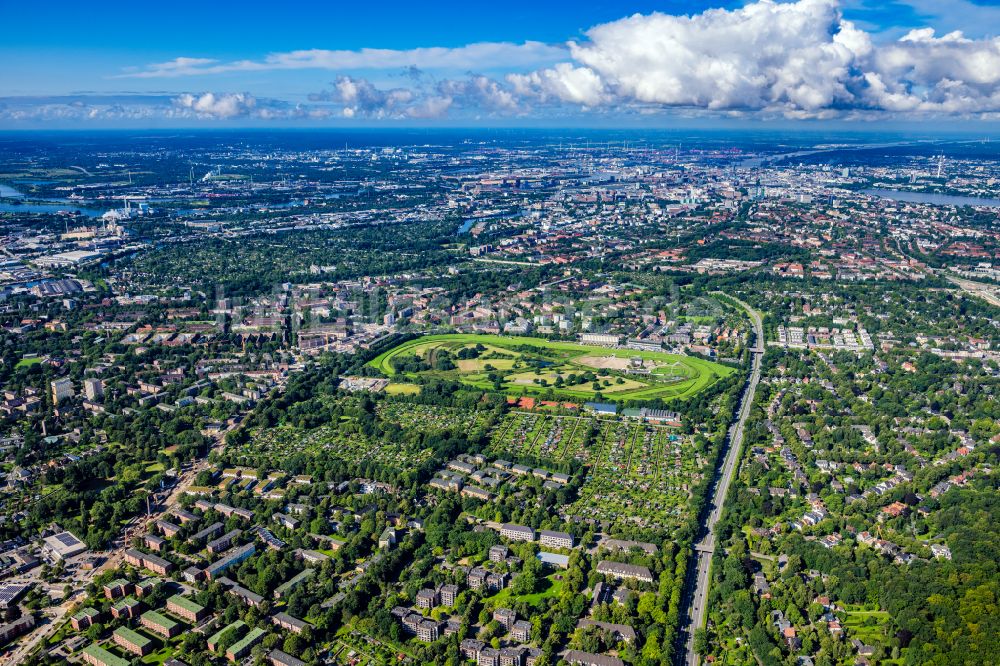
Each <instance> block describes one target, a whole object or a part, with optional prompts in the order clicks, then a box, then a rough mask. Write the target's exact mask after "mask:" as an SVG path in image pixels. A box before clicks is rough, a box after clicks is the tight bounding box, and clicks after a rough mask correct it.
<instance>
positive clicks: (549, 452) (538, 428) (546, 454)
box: [490, 412, 598, 462]
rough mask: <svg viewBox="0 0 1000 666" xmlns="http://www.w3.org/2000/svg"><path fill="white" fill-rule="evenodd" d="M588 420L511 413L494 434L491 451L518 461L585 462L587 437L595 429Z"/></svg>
mask: <svg viewBox="0 0 1000 666" xmlns="http://www.w3.org/2000/svg"><path fill="white" fill-rule="evenodd" d="M597 423H598V422H597V419H595V418H593V417H589V416H552V415H548V414H535V413H531V412H513V413H511V414H508V415H507V417H506V418H504V420H503V421H502V422H501V423H500V424H499V425H498V426H497V428H496V429H495V430H494V431H493V436H492V438H491V441H490V449H491V451H492V452H493V453H494V454H495V455H497V456H498V457H501V458H511V459H513V460H517V459H518V458H521V457H530V458H537V459H542V460H551V461H557V462H562V461H566V460H570V459H576V460H580V461H583V462H586V461H587V459H588V453H589V452H588V449H587V447H586V446H585V444H586V441H587V438H588V433H589V432H590V431H591V430H592V429H594V428H596V427H597Z"/></svg>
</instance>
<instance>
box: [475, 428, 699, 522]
mask: <svg viewBox="0 0 1000 666" xmlns="http://www.w3.org/2000/svg"><path fill="white" fill-rule="evenodd" d="M490 449H491V452H492V453H493V454H494V455H496V456H498V457H506V458H510V459H513V460H517V459H519V458H533V459H542V460H550V461H554V462H556V463H558V462H565V461H569V460H571V459H575V460H579V461H580V462H582V463H583V464H584V465H585V467H584V474H585V475H586V479H585V481H584V484H583V487H582V488H581V489H580V493H579V497H578V499H577V500H576V501H574V502H573V504H571V505H570V506H568V507H565V508H563V509H562V512H561V513H562V514H563V516H564V517H579V518H592V519H595V520H601V521H610V522H612V523H615V522H620V523H621V524H622V525H631V526H636V527H658V528H665V527H675V526H676V525H677V524H678V523H679V522H681V521H682V520H684V519H686V518H687V517H688V511H689V509H690V499H691V495H690V490H691V488H692V487H693V486H694V485H696V484H697V482H698V481H699V480H700V479H701V478H702V476H703V475H704V473H705V472H706V467H707V461H706V459H705V457H704V455H703V452H701V451H699V450H698V449H697V447H696V446H695V444H694V443H693V440H692V438H691V437H690V436H686V435H683V434H681V433H680V431H679V430H677V429H676V428H670V427H667V426H660V425H653V424H649V423H641V422H638V421H634V420H629V419H603V418H602V419H598V418H595V417H592V416H557V415H551V414H536V413H531V412H513V413H510V414H508V415H507V417H506V418H505V419H504V420H503V421H502V422H501V423H500V424H499V425H498V426H497V427H496V429H495V430H494V431H493V435H492V438H491V443H490Z"/></svg>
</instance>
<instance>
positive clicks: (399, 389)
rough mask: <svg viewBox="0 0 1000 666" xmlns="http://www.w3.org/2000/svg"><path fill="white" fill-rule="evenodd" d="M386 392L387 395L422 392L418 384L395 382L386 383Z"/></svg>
mask: <svg viewBox="0 0 1000 666" xmlns="http://www.w3.org/2000/svg"><path fill="white" fill-rule="evenodd" d="M385 393H386V395H417V394H418V393H420V387H419V386H417V385H416V384H398V383H396V382H393V383H391V384H388V385H386V387H385Z"/></svg>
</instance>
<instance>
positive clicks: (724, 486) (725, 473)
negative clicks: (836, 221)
mask: <svg viewBox="0 0 1000 666" xmlns="http://www.w3.org/2000/svg"><path fill="white" fill-rule="evenodd" d="M729 298H732V297H731V296H730V297H729ZM733 300H737V299H733ZM738 302H739V304H740V305H742V306H743V308H744V309H745V310H746V311H747V314H749V315H750V320H751V321H752V322H753V328H754V336H755V341H754V346H753V348H752V349H751V350H750V356H751V364H750V377H749V379H747V384H746V386H745V387H744V389H743V395H742V397H741V399H740V407H739V410H738V411H737V412H736V415H735V417H734V419H733V423H732V424H731V425H730V426H729V431H728V432H727V433H726V441H725V443H724V444H723V453H722V456H723V462H722V466H721V467H720V468H719V469H718V470H716V473H715V482H714V484H713V486H712V488H711V490H710V491H709V496H708V499H707V506H706V507H705V508H704V510H703V511H702V516H703V517H702V522H701V530H700V532H699V537H700V540H699V541H698V542H697V544H695V548H694V552H693V553H692V556H691V563H690V564H689V566H688V573H687V577H686V580H685V590H684V597H683V602H682V604H683V605H682V614H681V622H682V624H681V631H680V635H679V640H678V652H677V656H676V659H675V660H674V663H677V664H688V665H689V666H698V663H699V659H698V655H697V654H696V653H695V651H694V634H695V631H696V630H697V629H699V628H700V627H703V626H704V625H705V615H706V613H707V612H708V608H707V602H708V586H709V582H710V581H709V569H710V568H711V564H712V555H713V554H714V553H715V525H716V523H718V522H719V518H721V517H722V508H723V506H724V505H725V503H726V494H727V493H728V492H729V483H730V482H731V481H732V479H733V473H734V472H735V471H736V467H737V465H738V464H739V458H740V447H741V445H742V444H743V427H744V425H745V424H746V421H747V417H748V416H750V408H751V407H752V405H753V398H754V394H755V393H756V392H757V382H759V381H760V363H761V358H762V357H763V355H764V327H763V324H762V323H761V320H760V314H759V313H758V312H757V311H755V310H754V309H753V308H751V307H750V306H749V305H747V304H746V303H744V302H742V301H738Z"/></svg>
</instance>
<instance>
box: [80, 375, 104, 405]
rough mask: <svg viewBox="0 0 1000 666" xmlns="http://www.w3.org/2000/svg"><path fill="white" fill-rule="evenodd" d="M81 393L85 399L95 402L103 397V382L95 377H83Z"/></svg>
mask: <svg viewBox="0 0 1000 666" xmlns="http://www.w3.org/2000/svg"><path fill="white" fill-rule="evenodd" d="M83 393H84V395H86V396H87V400H90V401H92V402H97V401H98V400H100V399H101V398H103V397H104V382H102V381H101V380H100V379H96V378H91V379H84V380H83Z"/></svg>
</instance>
